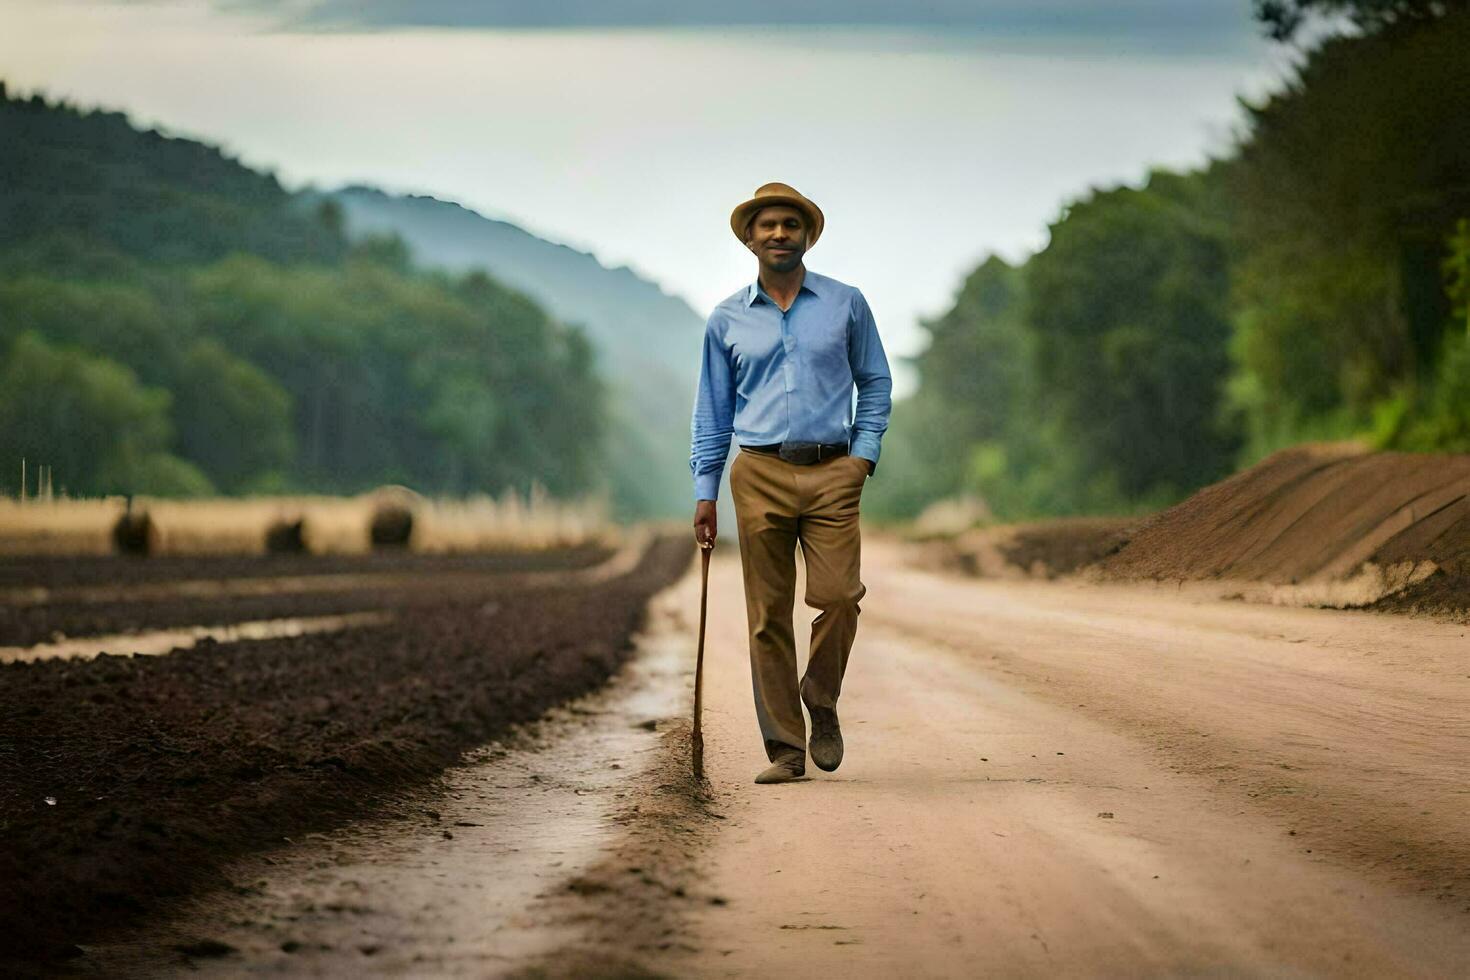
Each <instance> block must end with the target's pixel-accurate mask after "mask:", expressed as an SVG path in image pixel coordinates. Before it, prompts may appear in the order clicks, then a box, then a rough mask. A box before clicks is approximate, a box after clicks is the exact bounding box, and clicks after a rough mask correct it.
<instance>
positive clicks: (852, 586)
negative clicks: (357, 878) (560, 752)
mask: <svg viewBox="0 0 1470 980" xmlns="http://www.w3.org/2000/svg"><path fill="white" fill-rule="evenodd" d="M823 224H824V218H823V215H822V212H821V210H820V209H819V208H818V207H817V206H816V205H815V204H813V203H812V202H811V201H809V200H807V199H806V198H805V197H803V196H801V195H800V194H798V193H797V192H796V191H795V190H794V189H793V188H791V187H789V186H788V185H786V184H779V183H772V184H766V185H764V186H762V187H760V188H759V189H758V190H756V192H755V196H754V197H752V198H751V199H750V200H748V201H746V202H744V203H743V204H741V205H740V206H738V207H737V208H735V210H734V211H733V212H732V213H731V215H730V230H731V231H733V232H734V233H735V236H736V237H737V238H739V239H740V240H741V241H742V242H743V243H744V244H745V246H746V247H747V248H749V249H750V250H751V252H753V253H754V254H755V257H756V260H757V267H758V273H757V277H756V281H755V282H753V283H751V284H750V285H749V286H746V287H745V288H743V289H741V290H740V291H739V292H737V293H735V294H734V295H732V296H731V297H729V298H728V299H726V300H725V301H724V302H722V303H721V304H720V305H719V306H717V307H715V310H714V312H713V313H711V314H710V318H709V322H708V323H707V324H706V325H705V333H704V355H703V360H702V362H701V364H700V373H699V390H698V394H697V396H696V398H695V403H694V418H693V424H692V426H691V428H692V436H693V446H692V449H691V452H690V460H689V465H690V469H691V470H692V471H693V474H694V496H695V500H696V501H697V502H696V504H695V511H694V535H695V538H696V540H697V541H698V542H699V544H700V546H701V547H706V548H709V547H713V546H714V541H715V535H716V531H717V527H716V525H717V521H716V517H715V499H716V495H717V493H718V490H719V485H720V473H721V471H722V470H723V469H724V466H725V457H726V455H727V454H728V453H729V450H730V439H731V436H732V435H733V436H734V438H735V439H736V440H737V441H738V442H739V444H740V453H739V454H738V455H737V456H736V458H735V461H734V462H733V463H732V464H731V465H730V493H731V496H732V497H733V498H734V502H735V518H736V524H737V528H738V531H739V540H740V565H741V570H742V573H743V575H744V578H745V612H746V617H747V621H748V624H749V627H750V669H751V681H752V686H753V688H754V690H755V713H756V718H757V720H758V721H759V723H760V730H761V735H762V737H763V738H764V740H765V746H766V757H767V759H769V760H770V762H771V766H770V768H768V769H766V770H765V771H764V772H762V773H761V774H760V775H759V776H757V777H756V780H755V781H756V782H758V783H779V782H786V781H788V780H792V779H796V778H797V777H799V776H803V775H805V774H806V757H807V754H808V746H807V742H806V725H805V722H804V719H803V717H802V713H801V706H802V704H803V703H805V704H806V706H807V710H808V711H809V712H810V713H811V716H812V739H811V746H810V754H811V758H812V761H813V762H815V763H816V764H817V766H819V767H820V768H822V769H824V770H827V771H829V772H830V771H832V770H834V769H836V768H837V766H838V765H839V764H840V763H841V762H842V730H841V728H840V727H839V726H838V719H837V698H838V695H839V694H840V693H841V691H842V676H843V673H844V672H845V670H846V668H847V656H848V652H849V651H850V650H851V649H852V642H853V638H854V637H855V636H856V634H857V619H858V601H859V600H860V599H862V598H863V596H864V594H865V593H866V591H867V590H866V589H865V588H864V586H863V583H862V581H861V580H860V578H859V550H860V548H859V545H860V542H859V537H858V506H859V501H860V499H861V497H862V491H863V484H864V483H865V482H866V481H867V479H868V477H869V476H870V475H871V474H872V473H874V472H875V471H876V469H877V465H878V448H879V443H880V442H881V440H882V437H883V433H884V431H885V430H886V429H887V428H888V413H889V408H890V405H891V391H892V388H893V382H892V378H891V376H890V375H889V372H888V360H887V358H886V357H885V356H884V353H883V342H882V341H881V340H880V339H879V337H878V328H877V326H876V325H875V324H874V322H873V314H872V311H871V310H869V309H868V303H867V300H865V299H864V298H863V294H862V293H860V292H859V291H858V290H856V289H854V288H853V287H852V286H848V285H846V284H844V283H841V282H838V281H837V280H835V279H830V278H828V277H826V276H820V275H817V274H816V273H813V272H810V271H808V270H807V268H806V266H805V264H804V262H803V257H804V255H805V254H806V251H807V249H809V248H810V247H811V246H812V245H815V244H816V242H817V239H818V238H819V237H820V236H821V234H822V226H823ZM854 385H856V387H857V409H856V412H855V413H854V412H853V408H852V392H853V386H854ZM798 542H799V543H800V544H801V554H802V559H803V561H804V562H805V563H806V574H807V587H806V597H805V598H806V603H807V605H809V606H811V607H812V608H814V609H817V610H820V613H819V615H818V616H817V617H816V620H815V621H814V622H813V623H812V642H811V656H810V657H809V659H808V662H807V669H806V675H805V676H804V677H803V678H802V679H801V682H800V685H799V686H798V683H797V677H796V642H795V631H794V629H793V627H792V609H793V606H794V600H795V590H796V560H795V551H796V545H797V543H798Z"/></svg>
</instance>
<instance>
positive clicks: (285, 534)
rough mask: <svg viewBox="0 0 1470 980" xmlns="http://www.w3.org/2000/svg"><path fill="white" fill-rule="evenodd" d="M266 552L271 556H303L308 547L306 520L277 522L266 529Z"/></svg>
mask: <svg viewBox="0 0 1470 980" xmlns="http://www.w3.org/2000/svg"><path fill="white" fill-rule="evenodd" d="M265 550H266V553H267V554H271V555H303V554H305V553H306V551H307V547H306V519H305V518H304V517H298V518H296V520H294V521H288V520H284V519H282V520H277V521H274V522H272V523H271V525H270V526H269V527H267V528H266V529H265Z"/></svg>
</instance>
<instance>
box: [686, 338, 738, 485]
mask: <svg viewBox="0 0 1470 980" xmlns="http://www.w3.org/2000/svg"><path fill="white" fill-rule="evenodd" d="M689 428H690V449H689V469H690V471H691V472H692V473H693V475H694V499H695V500H714V499H716V498H717V497H718V496H719V492H720V474H721V473H723V472H724V470H725V457H727V456H728V455H729V454H730V439H731V437H732V436H733V435H734V432H735V377H734V371H733V369H732V367H731V365H730V356H729V353H728V352H727V351H726V350H725V344H724V330H723V329H722V325H721V323H720V321H719V319H718V317H717V316H715V315H712V316H711V317H710V319H709V322H708V323H706V324H705V328H704V352H703V354H702V355H701V359H700V364H699V389H698V391H696V392H695V395H694V417H693V419H692V420H691V422H690V427H689Z"/></svg>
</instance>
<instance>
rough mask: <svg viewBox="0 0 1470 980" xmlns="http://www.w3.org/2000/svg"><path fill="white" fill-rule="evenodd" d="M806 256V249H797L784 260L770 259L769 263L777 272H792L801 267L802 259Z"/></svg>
mask: <svg viewBox="0 0 1470 980" xmlns="http://www.w3.org/2000/svg"><path fill="white" fill-rule="evenodd" d="M804 255H806V250H805V249H796V250H794V251H793V252H792V253H791V254H790V255H788V256H786V257H785V258H783V259H777V258H774V257H770V258H768V259H767V262H768V264H769V265H770V267H771V269H772V270H774V271H776V272H790V271H791V270H793V269H795V268H796V267H797V266H799V265H801V259H802V257H803V256H804Z"/></svg>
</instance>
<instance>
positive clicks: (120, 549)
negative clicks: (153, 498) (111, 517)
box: [112, 507, 158, 555]
mask: <svg viewBox="0 0 1470 980" xmlns="http://www.w3.org/2000/svg"><path fill="white" fill-rule="evenodd" d="M112 547H113V550H114V551H116V552H117V553H118V554H120V555H151V554H156V553H157V552H158V525H157V524H155V523H154V522H153V518H152V517H151V516H150V515H149V513H148V512H147V511H146V510H139V511H135V510H133V509H132V508H131V507H129V508H128V510H127V512H126V513H124V514H122V515H121V516H119V517H118V519H117V523H116V524H114V525H112Z"/></svg>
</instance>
